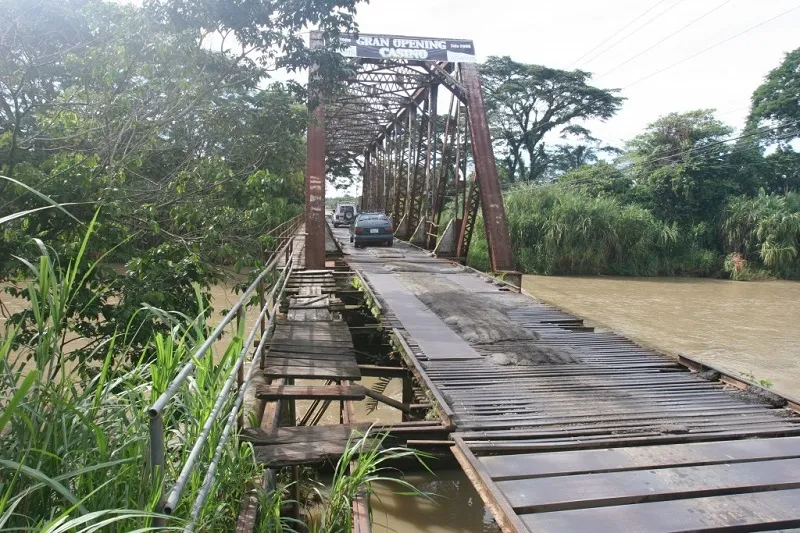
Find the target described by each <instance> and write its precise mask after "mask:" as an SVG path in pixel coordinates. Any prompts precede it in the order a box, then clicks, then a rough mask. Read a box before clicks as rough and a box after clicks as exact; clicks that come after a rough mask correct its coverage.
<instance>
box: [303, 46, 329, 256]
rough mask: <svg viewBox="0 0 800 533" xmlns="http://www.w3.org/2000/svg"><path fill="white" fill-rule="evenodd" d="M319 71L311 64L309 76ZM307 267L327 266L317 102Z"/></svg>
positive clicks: (321, 120) (308, 182)
mask: <svg viewBox="0 0 800 533" xmlns="http://www.w3.org/2000/svg"><path fill="white" fill-rule="evenodd" d="M310 39H311V40H310V45H311V48H318V47H320V46H322V34H321V33H319V32H312V33H311V37H310ZM315 75H316V69H314V68H312V69H311V72H310V73H309V77H311V78H313V77H314V76H315ZM305 188H306V190H305V193H306V194H305V200H306V239H305V252H306V267H307V268H325V107H324V106H323V105H322V104H319V105H317V107H316V109H314V111H313V118H312V120H311V122H310V123H309V125H308V140H307V148H306V179H305Z"/></svg>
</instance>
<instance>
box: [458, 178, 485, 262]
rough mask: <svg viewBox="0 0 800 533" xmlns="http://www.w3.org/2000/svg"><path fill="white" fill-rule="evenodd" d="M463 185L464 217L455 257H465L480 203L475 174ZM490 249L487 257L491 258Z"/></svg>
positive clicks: (478, 186) (478, 185)
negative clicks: (464, 190) (464, 189)
mask: <svg viewBox="0 0 800 533" xmlns="http://www.w3.org/2000/svg"><path fill="white" fill-rule="evenodd" d="M464 187H465V188H466V189H467V192H466V196H465V198H464V219H463V220H462V221H461V232H460V234H459V237H458V247H457V248H456V257H458V258H463V260H464V261H466V259H467V255H468V254H469V245H470V242H472V230H473V229H475V220H476V219H477V218H478V204H480V191H479V188H480V184H479V182H478V178H477V175H473V177H472V181H471V182H470V184H469V186H467V182H466V180H464ZM491 254H492V250H491V248H490V249H489V259H490V260H491Z"/></svg>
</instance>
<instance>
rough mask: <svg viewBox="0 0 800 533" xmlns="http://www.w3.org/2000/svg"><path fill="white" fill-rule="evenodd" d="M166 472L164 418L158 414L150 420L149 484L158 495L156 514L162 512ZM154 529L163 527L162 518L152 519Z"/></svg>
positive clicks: (163, 521) (163, 520)
mask: <svg viewBox="0 0 800 533" xmlns="http://www.w3.org/2000/svg"><path fill="white" fill-rule="evenodd" d="M165 471H166V463H165V459H164V418H163V417H162V415H161V412H158V413H157V414H156V415H155V416H154V417H151V418H150V483H151V484H152V487H153V490H154V491H155V492H157V493H158V505H157V507H156V509H155V511H156V513H159V514H160V513H162V512H163V510H164V499H163V494H162V491H163V488H164V472H165ZM153 525H154V526H155V527H164V526H165V525H166V524H165V519H164V517H163V516H158V517H156V518H154V519H153Z"/></svg>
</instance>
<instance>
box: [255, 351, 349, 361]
mask: <svg viewBox="0 0 800 533" xmlns="http://www.w3.org/2000/svg"><path fill="white" fill-rule="evenodd" d="M267 357H268V358H269V359H270V360H273V361H274V360H278V359H288V360H291V361H294V360H295V359H311V360H314V361H352V362H354V361H355V359H356V356H355V352H353V351H352V350H351V353H344V354H342V353H330V352H327V353H326V352H322V353H318V352H313V351H308V352H302V353H300V352H296V353H292V352H272V351H271V352H269V353H268V354H267Z"/></svg>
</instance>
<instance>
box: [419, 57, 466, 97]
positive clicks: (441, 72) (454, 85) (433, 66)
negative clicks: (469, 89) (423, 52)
mask: <svg viewBox="0 0 800 533" xmlns="http://www.w3.org/2000/svg"><path fill="white" fill-rule="evenodd" d="M454 66H455V65H454V64H453V63H444V64H440V63H425V64H423V65H422V67H423V68H424V69H425V70H427V71H428V72H429V73H430V74H431V76H432V77H434V78H436V80H437V81H439V82H440V83H441V84H442V85H444V86H445V87H447V89H448V90H449V91H450V92H451V93H452V94H453V96H455V97H456V98H458V99H459V100H460V101H461V102H463V103H465V104H466V103H467V97H466V88H465V87H464V85H463V84H462V83H461V82H460V81H459V80H457V79H456V78H454V77H453V75H452V70H453V68H454Z"/></svg>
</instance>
